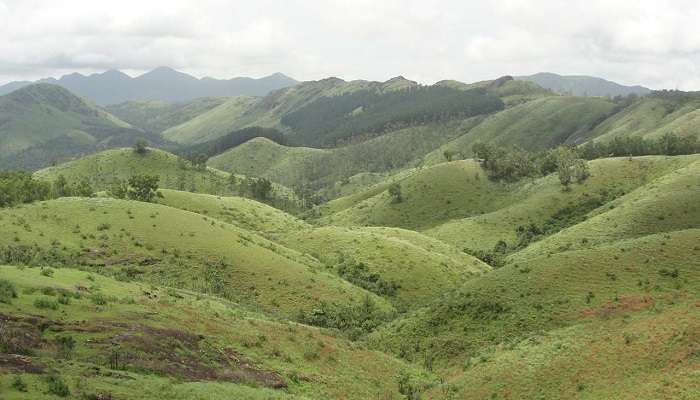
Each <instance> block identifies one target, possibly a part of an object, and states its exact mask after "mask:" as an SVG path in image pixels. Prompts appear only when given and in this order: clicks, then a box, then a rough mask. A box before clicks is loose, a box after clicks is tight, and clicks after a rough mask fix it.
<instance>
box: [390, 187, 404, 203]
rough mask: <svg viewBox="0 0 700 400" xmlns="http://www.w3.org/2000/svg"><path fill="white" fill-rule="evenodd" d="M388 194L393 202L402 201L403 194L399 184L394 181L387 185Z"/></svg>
mask: <svg viewBox="0 0 700 400" xmlns="http://www.w3.org/2000/svg"><path fill="white" fill-rule="evenodd" d="M389 196H391V198H392V201H393V202H394V203H401V202H402V201H403V195H402V194H401V184H400V183H398V182H394V183H392V184H391V185H389Z"/></svg>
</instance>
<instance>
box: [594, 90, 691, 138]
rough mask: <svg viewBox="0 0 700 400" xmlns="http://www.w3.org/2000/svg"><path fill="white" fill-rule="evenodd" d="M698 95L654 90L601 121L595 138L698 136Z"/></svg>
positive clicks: (595, 131)
mask: <svg viewBox="0 0 700 400" xmlns="http://www.w3.org/2000/svg"><path fill="white" fill-rule="evenodd" d="M699 128H700V96H699V95H698V94H697V93H684V92H654V94H652V95H649V96H645V97H643V98H641V99H639V100H637V101H636V102H634V103H632V104H631V105H630V106H629V107H627V108H625V109H624V110H622V111H620V112H619V113H617V114H615V115H613V116H611V117H610V118H608V119H607V120H605V121H603V122H602V123H601V124H600V125H599V126H598V127H596V129H595V130H594V132H593V136H594V137H595V138H596V140H602V141H607V140H611V139H614V138H616V137H624V136H641V137H644V138H647V139H658V138H660V137H661V136H663V135H664V134H666V133H674V134H676V135H679V136H692V137H696V138H700V136H699V135H700V134H699V133H698V132H700V129H699Z"/></svg>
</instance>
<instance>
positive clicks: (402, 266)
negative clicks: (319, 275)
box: [281, 227, 490, 309]
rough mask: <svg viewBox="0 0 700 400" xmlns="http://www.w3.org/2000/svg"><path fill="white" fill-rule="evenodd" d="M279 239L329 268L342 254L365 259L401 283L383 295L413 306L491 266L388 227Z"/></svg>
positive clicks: (322, 230)
mask: <svg viewBox="0 0 700 400" xmlns="http://www.w3.org/2000/svg"><path fill="white" fill-rule="evenodd" d="M281 242H282V243H284V244H285V245H287V246H288V247H290V248H294V249H297V250H299V251H302V252H305V253H308V254H311V255H313V256H314V257H316V258H318V259H319V260H321V261H322V262H324V263H326V264H327V265H328V267H329V268H332V267H333V266H335V265H336V264H338V263H339V262H340V261H341V260H353V261H355V262H362V263H364V264H365V265H366V266H367V267H368V269H369V271H370V272H371V273H376V274H378V275H379V276H380V277H381V278H382V279H383V280H385V281H390V282H396V283H398V284H399V285H400V286H401V287H400V288H399V289H398V290H397V293H396V295H395V297H393V296H390V297H387V298H388V299H389V300H391V301H392V302H393V303H394V304H395V305H397V306H398V307H399V308H401V309H413V308H416V306H418V305H421V304H425V303H426V302H428V301H430V300H431V299H432V298H434V297H435V296H437V295H438V294H439V293H441V292H443V291H444V290H446V289H447V288H451V287H453V286H455V285H457V284H459V283H461V282H465V281H466V280H468V279H471V278H473V277H474V276H477V275H479V274H481V273H482V272H485V271H488V270H489V269H490V267H489V266H488V265H486V264H484V263H482V262H481V261H479V260H477V259H475V258H473V257H471V256H468V255H466V254H464V253H462V252H460V251H458V250H457V249H454V248H452V247H451V246H449V245H447V244H445V243H442V242H440V241H438V240H435V239H432V238H428V237H426V236H423V235H421V234H419V233H416V232H412V231H406V230H402V229H392V228H355V229H348V228H341V227H322V228H317V229H313V230H305V231H300V232H290V233H288V234H287V235H285V236H284V237H283V238H282V239H281Z"/></svg>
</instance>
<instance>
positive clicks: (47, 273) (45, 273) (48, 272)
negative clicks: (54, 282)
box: [41, 268, 53, 277]
mask: <svg viewBox="0 0 700 400" xmlns="http://www.w3.org/2000/svg"><path fill="white" fill-rule="evenodd" d="M41 275H43V276H48V277H52V276H53V270H52V269H51V268H42V269H41Z"/></svg>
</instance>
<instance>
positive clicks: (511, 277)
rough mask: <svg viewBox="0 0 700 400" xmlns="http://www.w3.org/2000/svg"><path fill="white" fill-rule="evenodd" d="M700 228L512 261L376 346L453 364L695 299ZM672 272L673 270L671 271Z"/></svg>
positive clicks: (398, 326)
mask: <svg viewBox="0 0 700 400" xmlns="http://www.w3.org/2000/svg"><path fill="white" fill-rule="evenodd" d="M699 234H700V230H698V229H687V230H680V231H676V232H673V233H668V234H658V235H649V236H643V237H641V238H638V239H629V240H620V241H616V242H612V243H608V244H604V245H600V246H597V247H594V248H590V249H586V250H572V251H566V252H561V253H556V254H552V255H540V256H538V257H533V258H528V259H526V260H519V261H518V262H512V263H510V264H508V265H507V266H505V267H502V268H500V269H497V270H495V271H494V272H492V273H490V274H486V275H484V276H482V277H478V278H475V279H472V280H470V281H469V282H467V283H466V284H464V285H463V286H462V287H461V288H459V289H458V290H455V291H452V292H448V293H447V294H446V295H445V296H443V297H442V298H440V299H437V300H436V301H435V302H434V303H433V304H431V305H430V306H428V307H426V308H425V309H422V310H419V311H416V312H415V313H413V314H412V315H409V316H407V317H405V318H403V319H399V320H396V321H394V322H392V323H391V324H390V325H389V326H388V327H387V328H386V329H383V330H380V331H379V332H376V333H374V334H373V336H372V338H371V339H372V340H371V342H372V343H373V344H374V345H375V347H376V348H378V349H383V350H387V351H391V352H394V353H395V354H399V355H402V356H404V357H406V358H407V359H409V360H417V361H420V360H424V359H426V358H434V359H435V360H436V364H438V363H441V365H455V363H457V362H463V361H464V360H465V359H467V358H469V357H473V356H477V355H479V353H480V352H481V351H483V350H484V349H487V348H490V347H493V346H497V345H499V344H503V345H508V344H513V343H517V342H520V341H522V340H523V339H525V338H527V337H529V336H531V335H535V334H538V333H540V332H546V331H551V330H553V329H559V328H563V327H567V326H574V325H576V324H579V323H582V322H585V321H588V320H589V319H590V316H591V315H594V316H598V315H599V316H601V318H604V317H606V316H607V315H608V314H612V315H617V314H618V313H619V314H621V315H622V314H627V313H634V312H637V311H640V310H647V309H650V308H651V309H653V306H654V305H656V306H658V307H663V306H664V305H667V304H673V303H675V302H682V303H688V304H693V303H695V302H697V301H698V289H700V287H699V286H698V285H699V283H698V282H700V280H698V271H700V269H699V268H698V267H700V264H699V263H700V261H698V260H700V258H699V257H698V254H699V252H700V240H699V238H700V235H699ZM674 271H675V272H674Z"/></svg>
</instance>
